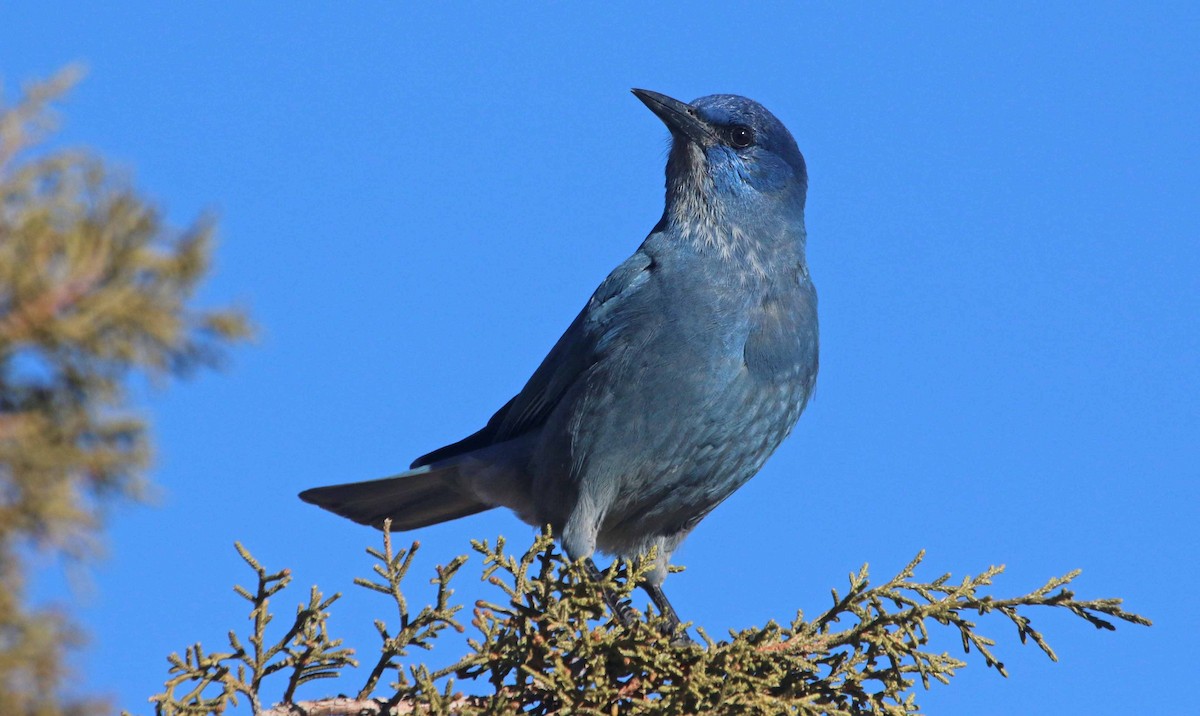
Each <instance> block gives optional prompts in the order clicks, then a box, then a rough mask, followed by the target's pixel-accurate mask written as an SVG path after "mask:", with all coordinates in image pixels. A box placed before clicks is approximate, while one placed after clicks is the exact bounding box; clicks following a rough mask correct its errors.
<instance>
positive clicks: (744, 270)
mask: <svg viewBox="0 0 1200 716" xmlns="http://www.w3.org/2000/svg"><path fill="white" fill-rule="evenodd" d="M633 94H634V95H636V96H637V98H638V99H640V100H641V101H642V102H643V103H645V104H646V106H647V107H649V108H650V110H651V111H652V112H654V113H655V114H656V115H658V117H659V118H660V119H661V120H662V121H663V122H664V123H665V124H666V125H667V128H668V129H670V132H671V150H670V154H669V156H668V159H667V172H666V173H667V182H666V188H667V191H666V208H665V209H664V210H663V215H662V218H661V219H660V220H659V222H658V224H657V225H656V226H655V227H654V229H653V230H652V231H651V232H650V235H649V236H648V237H647V238H646V240H645V241H644V242H643V243H642V245H641V246H640V247H639V248H638V250H637V251H636V252H634V254H633V255H632V256H630V257H629V258H628V259H627V260H626V261H625V262H624V263H622V264H621V265H620V266H618V267H617V268H616V269H615V270H614V271H613V272H612V273H611V274H609V276H608V278H607V279H605V280H604V282H603V283H601V284H600V287H599V288H598V289H596V292H595V293H594V294H593V295H592V297H591V299H590V300H589V301H588V302H587V305H586V306H584V308H583V311H582V312H580V314H579V316H578V317H577V318H576V319H575V321H574V322H573V323H571V325H570V326H569V327H568V328H567V330H566V333H564V334H563V336H562V338H560V339H559V340H558V343H557V344H555V346H554V348H553V349H551V351H550V354H549V355H547V356H546V358H545V360H543V361H542V364H541V366H539V367H538V369H537V370H536V371H535V372H534V374H533V377H532V378H530V379H529V382H528V383H526V385H525V387H524V388H523V389H522V390H521V392H520V393H518V394H517V395H516V397H514V398H513V399H512V400H510V401H508V403H507V404H505V405H504V407H502V408H500V410H499V411H497V412H496V414H495V415H493V416H492V418H491V420H489V421H488V423H487V425H486V426H485V427H484V428H483V429H482V430H479V431H478V432H476V433H474V434H473V435H470V436H468V437H466V438H463V439H462V440H460V441H458V442H456V443H453V444H451V445H447V446H445V447H443V448H440V449H438V450H434V451H433V452H431V453H429V454H427V455H424V456H422V457H419V458H417V460H416V461H415V462H413V464H412V469H411V470H410V471H408V472H405V473H402V474H400V475H397V476H395V477H389V478H385V479H382V480H374V481H370V482H358V483H351V484H345V485H333V486H329V487H318V488H314V489H311V490H306V491H305V492H302V493H301V494H300V497H301V499H303V500H305V501H307V502H311V503H313V504H316V505H319V506H321V507H323V508H325V509H327V510H331V511H333V512H335V513H337V514H339V515H342V516H344V517H348V518H349V519H352V520H354V521H356V522H360V523H363V524H367V525H373V526H375V527H382V526H383V522H384V520H386V519H391V521H392V523H391V527H392V529H393V530H410V529H416V528H419V527H424V526H426V525H431V524H435V523H438V522H444V521H446V520H452V519H456V518H459V517H464V516H466V515H470V514H474V513H476V512H480V511H483V510H487V509H491V508H493V507H501V506H503V507H507V508H509V509H511V510H512V511H513V512H515V513H516V514H517V516H518V517H519V518H520V519H522V520H524V521H525V522H528V523H530V524H532V525H535V526H541V525H546V524H549V525H551V526H552V527H553V529H554V533H555V534H556V535H558V536H559V538H560V540H561V542H562V544H563V547H564V549H565V550H566V552H567V554H568V555H569V556H570V557H572V558H573V559H585V560H587V565H588V566H589V569H590V570H591V571H592V572H593V574H595V573H596V567H595V564H594V563H593V562H592V561H591V557H592V555H593V554H594V553H595V552H596V551H601V552H605V553H609V554H614V555H619V556H634V555H637V554H640V553H645V552H647V551H649V550H650V548H656V549H657V555H658V561H657V563H656V565H655V568H654V570H653V571H652V572H651V573H650V574H649V575H648V577H647V580H646V582H645V583H644V584H643V585H642V586H643V587H644V588H645V589H646V591H647V592H648V594H649V595H650V598H651V600H652V601H653V602H654V604H655V606H657V607H658V609H659V610H660V612H662V613H663V614H664V615H665V616H666V617H667V619H668V620H669V622H668V623H669V624H670V625H671V627H672V630H673V631H674V630H675V629H677V628H678V626H679V624H680V621H679V618H678V616H677V615H676V613H675V610H674V609H673V608H672V607H671V605H670V602H668V601H667V598H666V595H665V594H664V593H663V591H662V583H663V579H664V578H665V577H666V574H667V564H668V559H669V558H670V555H671V553H672V552H673V551H674V550H675V548H676V547H677V546H678V545H679V543H680V542H681V541H682V540H683V539H684V537H685V536H687V534H688V533H689V532H691V530H692V528H694V527H695V526H696V524H697V523H699V522H700V520H701V519H703V518H704V516H705V515H707V514H708V513H709V512H710V511H711V510H712V509H713V508H714V507H716V506H717V505H718V504H720V503H721V501H722V500H724V499H725V498H727V497H729V495H730V494H732V493H733V491H734V490H736V489H737V488H739V487H740V486H742V485H743V484H744V483H745V482H746V481H747V480H749V479H750V478H751V477H752V476H754V474H755V473H757V472H758V471H759V469H760V468H761V467H762V466H763V463H764V462H765V461H766V460H767V458H768V457H769V456H770V455H771V453H772V452H774V451H775V448H777V447H778V446H779V444H780V443H781V442H782V441H783V439H784V438H785V437H787V435H788V433H790V432H791V430H792V427H793V426H794V425H795V423H796V421H797V419H798V418H799V417H800V413H801V412H802V411H803V410H804V406H805V405H806V404H807V402H808V399H809V396H810V395H811V394H812V390H813V385H814V384H815V382H816V378H817V343H818V340H817V295H816V291H815V289H814V287H813V284H812V281H811V280H810V279H809V274H808V266H807V264H806V262H805V256H804V251H805V230H804V202H805V194H806V192H807V189H808V172H807V169H806V167H805V163H804V157H803V156H802V155H801V153H800V150H799V148H797V146H796V141H795V140H794V139H793V138H792V135H791V134H790V133H789V132H788V130H787V129H786V128H785V127H784V126H783V124H782V123H780V121H779V120H778V119H776V118H775V116H774V115H772V114H771V113H770V112H768V111H767V110H766V108H764V107H763V106H762V105H760V104H759V103H757V102H755V101H753V100H750V99H747V98H745V97H739V96H737V95H728V94H718V95H710V96H707V97H701V98H700V99H697V100H696V101H694V102H692V103H691V104H685V103H683V102H680V101H678V100H675V99H672V98H670V97H667V96H666V95H663V94H659V93H658V92H651V91H649V90H642V89H635V90H633ZM606 596H607V595H606ZM609 604H610V606H612V608H613V609H614V612H616V613H617V616H618V618H620V619H621V620H622V621H625V622H628V619H629V615H628V613H627V612H625V611H624V609H625V608H624V607H621V606H620V605H616V604H614V601H613V600H612V599H611V598H610V599H609ZM684 638H686V635H684Z"/></svg>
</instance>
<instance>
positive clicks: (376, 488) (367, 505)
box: [300, 465, 494, 531]
mask: <svg viewBox="0 0 1200 716" xmlns="http://www.w3.org/2000/svg"><path fill="white" fill-rule="evenodd" d="M456 474H457V468H456V467H455V466H453V465H448V466H445V467H439V468H433V467H429V466H424V467H420V468H417V469H416V470H410V471H408V472H404V473H401V474H399V475H395V476H393V477H385V478H383V479H381V480H368V481H367V482H351V483H347V484H344V485H329V486H327V487H314V488H312V489H311V490H305V491H304V492H301V493H300V499H302V500H304V501H305V502H309V503H311V504H314V505H316V506H318V507H322V508H324V509H326V510H329V511H330V512H333V513H336V514H339V515H341V516H342V517H346V518H348V519H351V520H354V521H355V522H358V523H359V524H364V525H370V526H372V527H377V528H379V529H383V521H384V520H386V519H391V521H392V530H393V531H400V530H414V529H417V528H418V527H426V526H428V525H433V524H437V523H439V522H446V521H448V520H453V519H457V518H459V517H466V516H467V515H473V514H475V513H476V512H483V511H484V510H487V509H491V508H492V507H494V505H489V504H485V503H483V502H480V501H479V500H478V499H477V498H476V497H474V496H473V495H469V494H464V493H463V492H462V491H460V490H458V489H455V487H454V486H453V482H454V478H455V476H456Z"/></svg>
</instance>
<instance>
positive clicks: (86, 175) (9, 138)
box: [0, 68, 249, 716]
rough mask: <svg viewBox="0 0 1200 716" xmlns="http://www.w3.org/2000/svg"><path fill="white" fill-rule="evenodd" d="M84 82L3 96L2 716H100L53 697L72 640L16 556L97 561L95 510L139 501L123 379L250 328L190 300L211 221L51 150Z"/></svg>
mask: <svg viewBox="0 0 1200 716" xmlns="http://www.w3.org/2000/svg"><path fill="white" fill-rule="evenodd" d="M80 75H81V72H80V70H79V69H77V68H71V69H67V70H64V71H63V72H61V73H59V74H58V75H57V76H55V77H54V78H52V79H50V80H48V81H45V82H41V83H36V84H33V85H31V86H29V87H28V88H26V89H25V91H24V92H23V93H22V95H21V96H20V97H19V98H18V99H17V101H16V103H15V104H11V105H9V104H6V103H5V102H4V97H5V95H4V92H3V88H0V714H6V715H7V714H12V715H13V716H21V715H24V714H37V715H38V716H58V715H59V714H84V713H92V712H99V711H100V710H101V706H100V705H99V704H96V703H88V702H87V701H82V700H70V699H64V698H61V697H60V696H59V689H60V686H61V685H62V684H63V683H64V680H65V677H66V674H65V668H64V665H63V654H64V651H65V650H67V649H69V648H72V647H73V646H75V645H77V644H78V643H79V642H80V641H81V640H82V638H83V637H82V634H81V633H80V632H79V630H78V629H77V628H76V627H75V626H73V625H72V624H71V622H70V620H69V619H68V618H67V617H66V616H65V615H64V614H61V613H59V612H56V611H52V610H33V609H30V608H29V607H28V606H27V605H26V604H25V600H26V583H27V578H28V565H27V563H26V558H27V557H28V556H29V554H30V548H34V549H40V550H42V551H49V552H51V553H55V554H61V555H66V556H67V557H69V558H71V559H83V558H87V557H90V556H93V555H94V554H95V551H96V546H97V544H98V543H99V535H100V531H101V529H102V527H103V517H104V515H105V511H106V509H107V508H108V507H109V506H111V505H112V504H114V503H117V502H120V501H122V500H126V499H137V498H139V497H141V496H142V495H143V494H144V492H145V489H146V487H147V484H148V483H147V479H146V474H145V471H146V469H147V466H148V464H149V461H150V454H151V445H150V438H149V433H148V425H147V423H146V420H145V419H144V418H143V417H141V416H139V415H138V414H137V413H136V412H135V411H134V410H133V408H132V406H131V405H130V401H129V397H128V391H127V385H128V383H129V381H130V380H131V379H134V378H136V377H139V376H141V377H148V378H150V379H152V380H157V381H160V382H161V381H163V380H165V379H166V378H169V377H173V376H181V375H185V374H187V373H189V372H190V371H192V370H193V369H194V368H197V367H200V366H206V365H212V364H214V363H216V362H217V361H218V360H219V358H220V356H221V354H222V349H224V348H225V347H226V346H227V345H229V344H230V343H233V342H236V341H237V340H240V339H242V338H244V337H246V335H247V334H248V331H249V328H248V324H247V322H246V319H245V318H244V317H243V316H242V314H241V313H239V312H237V311H231V310H198V309H195V308H194V307H193V306H192V302H193V296H194V293H195V291H196V288H197V287H198V286H199V284H200V282H201V280H202V279H203V278H204V276H205V274H206V273H207V271H208V260H209V254H210V252H211V246H212V236H213V226H212V223H211V222H208V221H199V222H197V223H196V224H194V225H193V226H191V227H188V228H186V229H183V230H175V229H172V228H171V227H169V226H167V225H166V223H165V222H164V220H163V218H162V216H161V214H160V213H159V211H158V210H157V209H156V208H154V206H153V205H152V203H151V202H150V201H149V200H147V199H146V198H144V197H143V196H141V195H140V194H139V193H137V192H136V191H135V190H134V189H133V188H132V187H130V186H129V184H128V183H127V182H126V181H124V180H123V179H122V178H121V177H120V174H119V173H118V172H116V171H114V170H113V169H111V168H110V166H109V165H108V164H107V163H106V162H104V161H103V160H102V159H100V158H99V157H97V156H95V155H93V154H92V153H90V152H88V151H86V150H77V149H76V150H65V149H57V148H54V147H52V146H47V143H48V141H49V140H50V138H51V136H52V132H53V129H54V128H55V125H56V121H55V120H56V118H55V116H54V114H53V112H52V111H51V107H52V105H53V104H54V103H55V102H56V101H58V100H59V99H61V98H62V97H63V96H64V95H65V94H66V93H67V91H68V90H69V89H70V87H71V86H72V85H73V84H74V83H75V82H76V81H77V80H78V78H79V77H80Z"/></svg>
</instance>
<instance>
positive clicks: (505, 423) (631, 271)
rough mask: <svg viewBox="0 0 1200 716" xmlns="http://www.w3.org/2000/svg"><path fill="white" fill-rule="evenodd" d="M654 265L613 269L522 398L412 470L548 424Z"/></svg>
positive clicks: (641, 258)
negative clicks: (482, 426)
mask: <svg viewBox="0 0 1200 716" xmlns="http://www.w3.org/2000/svg"><path fill="white" fill-rule="evenodd" d="M653 263H654V262H653V260H652V259H651V258H650V257H649V256H648V255H647V254H646V253H644V252H643V251H640V250H639V251H638V252H636V253H634V254H633V255H632V256H630V257H629V258H628V259H626V260H625V261H624V262H623V263H622V264H621V265H620V266H618V267H617V268H616V269H614V270H613V272H612V273H610V274H609V275H608V278H606V279H605V280H604V282H603V283H601V284H600V287H599V288H597V289H596V292H595V293H593V294H592V297H591V299H589V300H588V302H587V305H586V306H584V308H583V310H582V311H580V312H579V315H578V316H576V318H575V320H574V321H572V322H571V325H570V326H569V327H568V328H567V330H566V332H565V333H563V335H562V337H561V338H559V339H558V342H557V343H555V344H554V347H553V348H552V349H550V353H549V354H548V355H547V356H546V358H545V359H544V360H543V361H542V364H541V365H540V366H538V369H537V370H536V371H534V373H533V376H532V377H531V378H530V379H529V382H527V383H526V384H525V387H524V388H522V389H521V392H519V393H517V395H516V396H514V397H513V398H512V400H510V401H508V402H507V403H505V405H504V407H502V408H500V410H498V411H496V414H495V415H493V416H492V418H491V420H489V421H488V424H487V426H486V427H485V428H483V429H482V430H480V431H479V432H477V433H475V434H473V435H470V436H468V437H466V438H464V439H462V440H460V441H458V442H456V443H453V444H451V445H447V446H445V447H443V448H440V449H438V450H434V451H433V452H431V453H429V454H427V455H423V456H421V457H419V458H417V460H416V461H415V462H413V467H414V468H415V467H420V466H421V465H428V464H430V463H432V462H436V461H438V460H444V459H446V458H449V457H454V456H456V455H461V454H463V453H466V452H470V451H472V450H476V449H478V448H481V447H484V446H486V445H491V444H494V443H497V442H502V441H505V440H509V439H512V438H514V437H516V436H518V435H521V434H522V433H525V432H527V431H529V430H531V429H534V428H537V427H539V426H540V425H541V424H542V423H543V422H545V420H546V418H547V417H548V416H549V415H550V413H551V411H553V410H554V408H555V406H557V405H558V403H559V401H560V400H561V399H562V397H563V395H564V394H566V392H567V391H568V390H569V389H570V387H571V386H572V385H574V384H575V381H577V380H578V379H579V377H580V376H581V375H583V374H584V373H585V372H586V371H587V369H588V368H590V367H591V366H593V365H594V364H595V363H596V362H597V361H599V360H600V359H601V358H602V357H603V355H604V351H605V350H606V349H607V347H608V345H609V344H610V343H611V340H612V338H613V336H614V335H615V334H616V333H617V332H618V331H619V330H620V326H621V325H622V322H623V319H625V318H627V317H628V312H629V308H630V305H631V304H635V303H636V299H635V297H636V295H637V293H638V289H639V288H640V287H641V286H642V285H643V284H644V283H645V282H646V281H647V280H648V279H649V276H650V269H651V267H652V266H653Z"/></svg>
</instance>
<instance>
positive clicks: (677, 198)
mask: <svg viewBox="0 0 1200 716" xmlns="http://www.w3.org/2000/svg"><path fill="white" fill-rule="evenodd" d="M633 94H634V95H635V96H637V98H638V99H640V100H641V101H642V102H644V103H645V104H646V106H647V107H649V108H650V111H652V112H654V113H655V114H656V115H658V117H659V118H660V119H661V120H662V121H663V123H665V124H666V125H667V128H668V129H670V130H671V154H670V157H669V158H668V160H667V212H668V214H669V213H670V212H672V211H677V212H680V213H681V214H685V215H687V216H681V217H678V218H689V217H690V218H692V219H694V218H695V217H696V216H697V213H696V212H701V213H704V212H707V213H709V214H710V216H709V217H708V218H709V219H710V220H714V221H723V220H727V219H728V218H729V215H730V214H731V213H733V214H738V215H741V216H751V215H754V214H760V213H761V212H764V211H769V212H771V213H772V214H783V215H787V214H791V213H793V212H795V213H796V214H797V215H798V216H799V217H802V216H803V211H804V197H805V193H806V191H807V189H808V170H807V168H806V167H805V164H804V156H803V155H802V154H801V153H800V149H799V148H798V147H797V146H796V140H795V139H793V138H792V135H791V133H790V132H788V130H787V127H784V126H783V123H782V122H780V121H779V120H778V119H776V118H775V115H773V114H771V113H770V112H769V111H767V108H766V107H763V106H762V105H761V104H759V103H758V102H755V101H754V100H752V99H747V98H746V97H740V96H738V95H732V94H714V95H709V96H707V97H701V98H700V99H697V100H695V101H693V102H692V103H690V104H686V103H684V102H680V101H679V100H676V99H672V98H670V97H668V96H666V95H664V94H659V93H658V92H651V91H649V90H643V89H635V90H633ZM665 218H666V217H665Z"/></svg>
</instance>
